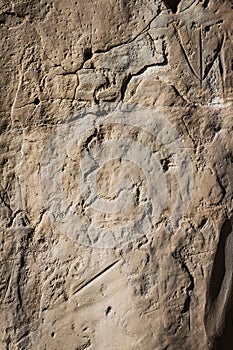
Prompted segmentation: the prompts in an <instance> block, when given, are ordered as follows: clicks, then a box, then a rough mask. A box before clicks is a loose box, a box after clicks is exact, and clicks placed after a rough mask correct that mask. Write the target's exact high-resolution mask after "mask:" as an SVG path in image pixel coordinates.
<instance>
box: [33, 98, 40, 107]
mask: <svg viewBox="0 0 233 350" xmlns="http://www.w3.org/2000/svg"><path fill="white" fill-rule="evenodd" d="M39 103H40V100H39V98H38V97H36V98H35V99H34V104H35V105H38V104H39Z"/></svg>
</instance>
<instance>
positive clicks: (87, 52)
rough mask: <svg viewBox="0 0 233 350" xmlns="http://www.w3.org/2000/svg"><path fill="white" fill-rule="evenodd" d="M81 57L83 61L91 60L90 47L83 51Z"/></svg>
mask: <svg viewBox="0 0 233 350" xmlns="http://www.w3.org/2000/svg"><path fill="white" fill-rule="evenodd" d="M83 56H84V60H85V61H87V60H89V59H91V58H92V50H91V48H90V47H88V48H85V49H84V51H83Z"/></svg>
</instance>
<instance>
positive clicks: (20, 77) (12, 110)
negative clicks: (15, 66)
mask: <svg viewBox="0 0 233 350" xmlns="http://www.w3.org/2000/svg"><path fill="white" fill-rule="evenodd" d="M22 80H23V74H22V73H21V72H19V83H18V87H17V90H16V93H15V98H14V101H13V103H12V106H11V123H12V126H13V125H14V111H15V106H16V102H17V99H18V94H19V90H20V88H21V85H22Z"/></svg>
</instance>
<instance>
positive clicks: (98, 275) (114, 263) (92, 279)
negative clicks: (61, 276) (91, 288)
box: [73, 259, 121, 295]
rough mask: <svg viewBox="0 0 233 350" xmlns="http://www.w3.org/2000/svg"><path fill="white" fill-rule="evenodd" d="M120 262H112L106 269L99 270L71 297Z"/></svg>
mask: <svg viewBox="0 0 233 350" xmlns="http://www.w3.org/2000/svg"><path fill="white" fill-rule="evenodd" d="M120 261H121V259H120V260H117V261H114V262H113V263H111V264H110V265H108V266H107V267H105V268H104V269H103V270H101V271H100V272H98V273H97V274H96V275H95V276H93V277H92V278H90V279H89V280H88V281H86V282H85V283H84V284H82V285H81V286H80V287H79V288H78V289H77V290H76V291H74V293H73V295H74V294H76V293H78V292H80V291H81V290H82V289H83V288H85V287H87V286H88V285H89V284H90V283H91V282H93V281H94V280H96V279H97V278H98V277H100V276H101V275H103V274H104V273H105V272H108V271H109V270H111V269H112V268H113V267H114V266H115V265H116V264H117V263H118V262H120Z"/></svg>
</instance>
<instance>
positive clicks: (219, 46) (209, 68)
mask: <svg viewBox="0 0 233 350" xmlns="http://www.w3.org/2000/svg"><path fill="white" fill-rule="evenodd" d="M224 41H225V34H224V33H223V36H222V40H221V42H220V44H219V45H218V48H217V52H216V53H215V55H214V58H213V61H212V62H211V63H210V64H208V65H207V67H206V69H205V74H204V77H203V80H204V79H205V78H207V75H208V74H209V72H210V70H211V68H212V67H213V65H214V62H215V61H216V59H217V58H218V57H219V54H220V52H221V51H222V48H223V44H224Z"/></svg>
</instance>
